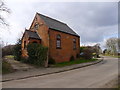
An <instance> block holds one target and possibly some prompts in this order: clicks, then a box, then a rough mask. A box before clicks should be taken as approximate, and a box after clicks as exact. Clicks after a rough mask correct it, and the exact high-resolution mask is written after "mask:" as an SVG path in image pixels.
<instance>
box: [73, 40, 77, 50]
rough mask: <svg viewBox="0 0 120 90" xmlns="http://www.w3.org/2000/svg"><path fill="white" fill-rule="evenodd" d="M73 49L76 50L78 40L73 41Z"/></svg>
mask: <svg viewBox="0 0 120 90" xmlns="http://www.w3.org/2000/svg"><path fill="white" fill-rule="evenodd" d="M73 49H76V39H73Z"/></svg>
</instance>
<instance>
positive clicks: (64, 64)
mask: <svg viewBox="0 0 120 90" xmlns="http://www.w3.org/2000/svg"><path fill="white" fill-rule="evenodd" d="M96 60H97V59H89V60H86V59H83V58H79V59H76V60H73V61H69V62H61V63H57V64H55V65H54V66H55V67H64V66H69V65H73V64H80V63H87V62H93V61H96Z"/></svg>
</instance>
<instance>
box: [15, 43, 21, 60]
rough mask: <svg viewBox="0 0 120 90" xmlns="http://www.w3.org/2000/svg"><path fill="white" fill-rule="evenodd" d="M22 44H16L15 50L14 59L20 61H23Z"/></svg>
mask: <svg viewBox="0 0 120 90" xmlns="http://www.w3.org/2000/svg"><path fill="white" fill-rule="evenodd" d="M21 54H22V53H21V44H16V45H15V46H14V49H13V55H14V59H15V60H18V61H20V60H21Z"/></svg>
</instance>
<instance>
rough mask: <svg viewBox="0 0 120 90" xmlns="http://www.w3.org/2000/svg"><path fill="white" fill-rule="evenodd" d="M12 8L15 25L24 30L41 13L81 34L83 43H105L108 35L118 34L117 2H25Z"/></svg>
mask: <svg viewBox="0 0 120 90" xmlns="http://www.w3.org/2000/svg"><path fill="white" fill-rule="evenodd" d="M11 7H12V8H11V9H13V12H14V15H15V16H14V17H13V18H14V20H15V22H17V23H19V24H20V26H22V27H23V28H24V27H29V25H30V24H31V22H32V19H33V17H34V15H35V13H36V12H39V13H41V14H44V15H47V16H49V17H52V18H55V19H57V20H60V21H63V22H65V23H67V24H68V25H69V26H70V27H71V28H72V29H73V30H75V31H76V32H77V33H78V34H79V35H80V37H81V42H82V43H88V42H91V43H95V42H96V43H97V42H102V41H103V40H104V38H105V36H106V35H108V36H109V35H110V34H112V33H114V32H115V33H116V32H117V19H118V18H117V12H118V10H117V8H118V7H117V3H115V2H109V3H108V2H95V3H94V2H93V3H92V2H90V3H87V2H63V3H60V2H59V3H58V2H32V3H29V2H28V3H24V2H23V3H19V4H18V5H17V4H16V5H15V6H11ZM15 7H16V8H15ZM18 17H19V18H18Z"/></svg>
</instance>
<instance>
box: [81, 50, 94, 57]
mask: <svg viewBox="0 0 120 90" xmlns="http://www.w3.org/2000/svg"><path fill="white" fill-rule="evenodd" d="M82 57H83V58H85V59H92V57H93V56H92V50H91V49H90V48H85V49H84V50H83V55H82Z"/></svg>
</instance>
